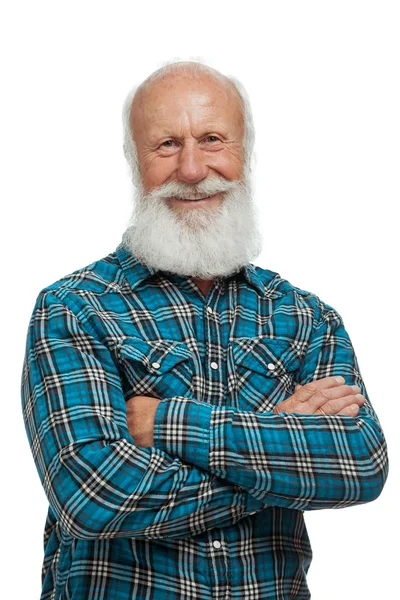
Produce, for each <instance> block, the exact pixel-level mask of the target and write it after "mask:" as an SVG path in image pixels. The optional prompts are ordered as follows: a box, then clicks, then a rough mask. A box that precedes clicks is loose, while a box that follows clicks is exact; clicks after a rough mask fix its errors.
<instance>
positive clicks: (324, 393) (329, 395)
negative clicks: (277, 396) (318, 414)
mask: <svg viewBox="0 0 400 600" xmlns="http://www.w3.org/2000/svg"><path fill="white" fill-rule="evenodd" d="M307 385H308V384H307ZM307 385H305V386H303V388H302V389H301V390H299V391H298V392H297V394H298V395H299V397H300V401H301V402H307V403H308V404H309V405H310V407H311V408H312V409H313V412H315V411H316V410H317V409H318V408H320V407H321V406H323V405H324V404H325V403H327V402H332V401H333V400H336V399H340V398H345V397H346V398H347V397H348V396H352V397H353V398H352V401H353V402H355V403H358V400H357V398H356V396H357V394H359V393H360V391H361V390H360V388H359V386H357V385H355V386H351V385H337V386H336V387H333V388H324V389H320V390H314V393H313V394H312V395H311V396H310V395H309V389H306V388H307Z"/></svg>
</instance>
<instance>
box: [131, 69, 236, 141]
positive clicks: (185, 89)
mask: <svg viewBox="0 0 400 600" xmlns="http://www.w3.org/2000/svg"><path fill="white" fill-rule="evenodd" d="M185 117H186V118H187V119H191V120H192V121H193V120H194V121H196V120H199V121H202V122H204V123H203V124H204V125H206V124H207V122H208V121H209V122H210V125H212V124H213V122H216V124H220V125H221V126H224V127H225V128H229V127H231V128H232V127H236V128H241V127H242V122H243V105H242V99H241V98H240V96H239V94H238V92H237V90H236V88H235V87H234V85H233V84H232V82H230V81H229V79H228V78H225V77H224V76H221V78H216V77H214V76H210V75H208V74H204V75H203V74H202V76H200V77H199V76H197V77H193V76H190V75H188V74H180V73H178V74H177V73H169V74H168V75H165V76H164V77H160V78H157V79H156V80H153V81H151V82H150V83H146V82H144V84H142V85H141V86H140V87H139V88H138V90H137V92H136V95H135V98H134V101H133V103H132V108H131V127H132V130H133V131H135V132H143V130H144V129H145V130H147V131H151V130H152V131H154V130H155V129H157V127H158V126H171V124H173V122H174V121H177V122H179V121H180V120H181V119H184V118H185Z"/></svg>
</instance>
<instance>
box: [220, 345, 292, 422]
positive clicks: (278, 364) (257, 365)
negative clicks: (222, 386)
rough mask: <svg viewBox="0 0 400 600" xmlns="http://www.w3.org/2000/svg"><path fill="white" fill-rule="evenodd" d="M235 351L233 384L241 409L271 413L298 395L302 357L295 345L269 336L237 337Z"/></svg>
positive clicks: (234, 393) (233, 351) (233, 356)
mask: <svg viewBox="0 0 400 600" xmlns="http://www.w3.org/2000/svg"><path fill="white" fill-rule="evenodd" d="M231 348H232V359H233V362H234V368H233V371H232V372H233V373H234V375H233V380H232V381H231V382H229V384H230V387H231V389H232V392H233V396H234V397H235V403H236V404H237V406H238V408H240V409H242V410H250V411H253V412H266V411H271V410H273V408H274V406H276V404H279V402H282V401H283V400H285V399H286V398H288V397H289V396H291V395H292V394H293V393H294V388H295V385H296V383H297V382H296V369H297V368H298V367H299V365H300V358H299V354H298V351H297V350H296V348H295V347H294V345H293V344H290V343H287V342H285V341H281V340H275V339H270V338H265V337H260V338H236V339H234V340H232V342H231Z"/></svg>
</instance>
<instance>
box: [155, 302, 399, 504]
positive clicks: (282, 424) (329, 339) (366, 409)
mask: <svg viewBox="0 0 400 600" xmlns="http://www.w3.org/2000/svg"><path fill="white" fill-rule="evenodd" d="M325 306H326V310H325V311H324V312H323V314H322V315H321V318H320V319H319V320H318V322H317V323H316V325H315V327H314V330H313V333H312V337H311V339H310V340H309V345H308V350H307V352H306V353H305V356H304V358H303V361H302V364H301V366H300V368H299V370H298V372H297V383H300V384H305V383H307V382H310V381H314V380H316V379H321V378H323V377H328V376H331V375H342V376H343V377H344V378H345V381H346V384H348V385H358V386H359V387H360V388H361V392H362V394H363V395H364V396H365V399H366V400H365V403H364V404H363V406H362V407H361V408H360V410H359V414H358V416H357V417H352V416H345V415H341V414H334V415H324V414H297V413H292V414H289V413H288V412H280V413H278V414H275V413H274V412H264V413H254V412H248V411H242V410H238V409H235V408H230V407H224V406H217V407H215V406H211V405H209V404H207V403H204V402H200V401H198V400H196V399H191V398H184V397H180V396H178V397H173V398H167V399H164V400H163V401H162V402H160V404H159V405H158V407H157V410H156V413H155V423H154V434H153V435H154V444H155V447H156V448H159V449H163V450H165V451H166V452H167V453H168V454H170V455H171V456H177V457H180V458H181V459H182V460H183V461H185V462H187V463H191V464H193V465H196V466H198V467H200V468H202V469H206V470H208V471H209V472H210V473H213V474H215V475H218V476H219V477H223V478H224V479H226V480H228V481H230V482H232V483H235V484H238V485H240V486H241V487H242V488H243V489H245V490H248V492H249V493H250V494H252V495H253V496H254V497H255V498H257V499H259V500H262V501H264V502H266V503H269V504H271V505H276V506H281V507H284V508H292V509H300V510H313V509H320V508H341V507H345V506H350V505H354V504H362V503H365V502H369V501H371V500H374V499H375V498H377V497H378V496H379V494H380V492H381V491H382V488H383V485H384V483H385V481H386V478H387V473H388V458H387V448H386V442H385V438H384V435H383V432H382V429H381V427H380V423H379V420H378V417H377V415H376V413H375V412H374V410H373V408H372V405H371V403H370V401H369V398H368V395H367V391H366V388H365V385H364V382H363V380H362V378H361V374H360V371H359V366H358V362H357V358H356V355H355V353H354V349H353V347H352V344H351V341H350V338H349V336H348V334H347V332H346V330H345V328H344V325H343V322H342V320H341V317H340V315H339V314H338V313H337V312H336V311H334V310H333V309H332V308H331V307H328V305H325ZM266 368H267V366H266Z"/></svg>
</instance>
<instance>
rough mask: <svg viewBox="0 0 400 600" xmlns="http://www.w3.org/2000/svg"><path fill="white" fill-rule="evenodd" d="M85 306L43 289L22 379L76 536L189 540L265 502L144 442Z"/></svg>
mask: <svg viewBox="0 0 400 600" xmlns="http://www.w3.org/2000/svg"><path fill="white" fill-rule="evenodd" d="M77 312H79V311H76V310H75V308H74V307H73V306H70V307H68V306H66V305H65V304H64V302H63V301H61V300H60V299H58V298H57V297H56V296H55V295H53V294H51V293H48V292H46V293H42V294H40V295H39V297H38V299H37V302H36V305H35V309H34V311H33V315H32V318H31V321H30V325H29V330H28V336H27V347H26V355H25V360H24V367H23V375H22V382H21V384H22V385H21V393H22V407H23V416H24V422H25V428H26V432H27V435H28V439H29V442H30V445H31V449H32V454H33V458H34V461H35V464H36V467H37V470H38V472H39V476H40V478H41V481H42V485H43V487H44V490H45V492H46V495H47V498H48V500H49V503H50V505H51V507H52V509H53V510H54V512H55V513H56V515H57V517H58V519H59V520H60V522H61V525H62V526H63V527H64V528H65V529H66V530H67V531H68V533H70V534H71V535H73V536H74V537H77V538H82V539H93V538H111V537H128V536H134V537H136V538H146V539H152V538H163V537H170V538H186V537H192V536H193V535H196V534H199V533H201V532H204V531H206V530H208V529H212V528H214V527H223V526H227V525H232V524H234V523H236V522H237V521H238V520H239V519H241V518H243V517H245V516H247V515H248V514H252V513H253V512H257V511H258V510H262V509H264V508H265V506H266V505H265V503H263V502H262V501H260V500H257V499H256V498H255V497H254V496H252V495H251V494H248V492H247V491H245V490H243V489H241V488H240V487H239V486H237V485H236V484H232V483H230V482H228V481H223V480H222V479H221V478H219V477H218V476H217V475H214V474H211V473H208V472H207V471H206V470H204V469H202V468H201V467H197V466H195V465H191V464H185V463H184V462H183V461H182V460H180V459H179V458H177V457H171V456H169V455H168V454H166V453H165V452H164V451H162V450H160V449H155V448H152V447H148V448H140V447H137V446H136V445H135V443H134V440H133V438H132V437H131V435H130V433H129V430H128V427H127V419H126V406H125V399H124V397H123V394H122V390H121V382H120V377H119V374H118V370H117V368H116V366H115V364H114V362H113V360H112V358H111V354H110V352H109V350H108V349H107V348H106V347H105V346H104V345H103V343H102V342H101V341H100V340H99V339H97V338H98V336H96V332H95V331H94V330H93V327H92V326H91V324H90V323H88V322H87V319H85V317H84V316H83V315H79V317H81V319H80V318H78V317H77V314H76V313H77Z"/></svg>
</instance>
